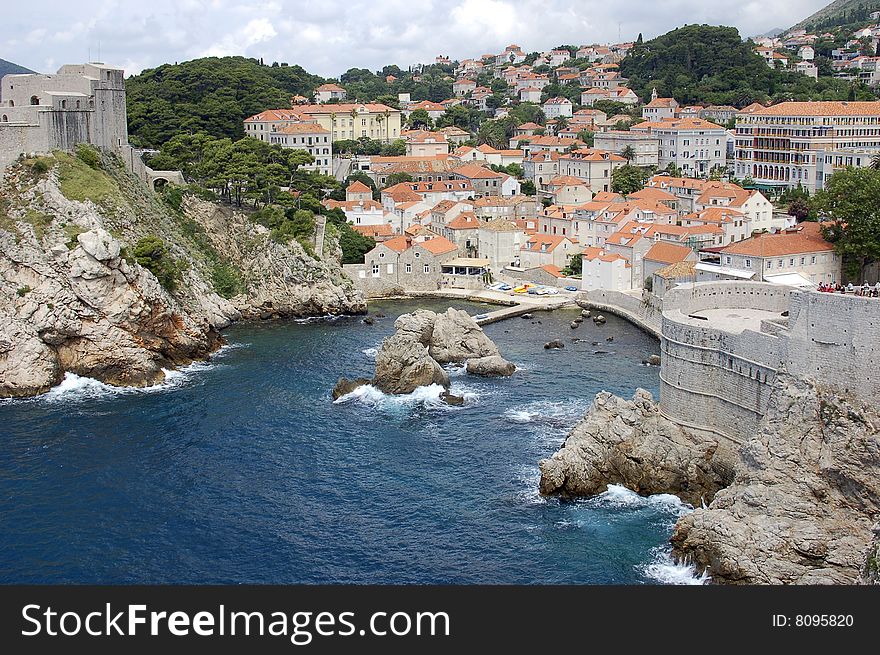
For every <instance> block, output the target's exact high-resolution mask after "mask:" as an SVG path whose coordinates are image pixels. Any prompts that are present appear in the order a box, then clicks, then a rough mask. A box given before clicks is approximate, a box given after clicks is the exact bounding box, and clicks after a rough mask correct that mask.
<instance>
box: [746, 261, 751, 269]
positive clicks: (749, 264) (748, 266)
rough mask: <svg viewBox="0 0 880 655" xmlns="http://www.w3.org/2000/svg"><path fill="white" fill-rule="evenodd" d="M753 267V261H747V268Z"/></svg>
mask: <svg viewBox="0 0 880 655" xmlns="http://www.w3.org/2000/svg"><path fill="white" fill-rule="evenodd" d="M751 267H752V260H751V259H747V260H746V268H751Z"/></svg>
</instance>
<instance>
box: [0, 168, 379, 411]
mask: <svg viewBox="0 0 880 655" xmlns="http://www.w3.org/2000/svg"><path fill="white" fill-rule="evenodd" d="M56 157H57V159H54V160H53V159H50V158H45V159H46V160H49V161H54V164H53V165H52V167H51V168H50V169H49V170H48V171H45V172H35V169H34V168H29V167H28V166H27V165H26V164H24V163H23V164H19V165H17V166H14V167H12V168H10V169H8V170H7V171H6V174H5V176H4V178H3V179H2V182H0V397H9V396H31V395H36V394H39V393H42V392H45V391H47V390H48V389H49V388H50V387H52V386H54V385H55V384H58V383H59V382H60V381H61V379H62V378H63V376H64V373H65V372H72V373H76V374H78V375H83V376H88V377H92V378H96V379H98V380H100V381H102V382H105V383H108V384H113V385H119V386H146V385H152V384H156V383H158V382H161V381H162V380H163V379H164V377H165V373H164V371H163V369H170V368H173V367H176V366H180V365H183V364H187V363H189V362H191V361H193V360H195V359H202V358H205V357H207V356H208V355H209V354H210V353H211V352H212V351H213V350H215V349H216V348H217V347H218V346H219V345H220V343H221V337H220V334H219V331H220V330H222V329H223V328H224V327H226V326H228V325H229V324H230V323H231V322H232V321H236V320H239V319H242V318H269V317H283V316H314V315H325V314H341V313H361V312H364V311H365V310H366V303H365V300H364V298H363V296H362V295H361V294H360V293H358V292H357V291H355V290H354V288H353V286H352V284H351V282H350V281H349V280H348V279H347V278H346V277H345V275H344V273H343V272H342V268H341V266H340V264H339V261H338V258H337V257H336V256H334V255H338V254H339V253H338V244H336V243H328V244H326V246H327V247H325V252H329V253H330V255H329V256H327V257H325V258H324V259H317V258H314V257H311V256H309V255H308V254H306V252H305V251H304V250H303V248H302V247H301V246H300V245H299V244H298V243H296V242H295V241H291V242H290V243H288V244H280V243H276V242H274V241H272V240H271V239H270V236H269V231H268V230H267V229H266V228H264V227H262V226H260V225H257V224H255V223H253V222H252V221H250V220H249V219H248V218H247V217H246V216H244V215H243V214H240V213H237V212H234V211H231V210H229V209H227V208H221V207H219V206H217V205H216V204H214V203H209V202H205V201H201V200H197V199H188V200H187V202H185V204H184V205H183V206H182V207H181V209H180V210H173V209H172V208H170V207H168V206H166V205H165V204H163V203H162V202H161V201H160V200H159V199H158V198H157V197H156V196H155V195H154V194H152V193H151V192H150V191H149V190H147V189H146V187H144V186H143V185H142V184H141V183H140V182H139V181H138V180H137V179H135V178H134V177H132V176H131V175H130V174H129V173H127V172H126V171H125V170H124V169H123V168H122V166H121V164H120V163H119V162H118V161H116V160H114V159H113V158H110V157H105V159H104V162H103V164H102V166H101V167H100V168H97V169H94V170H93V169H91V168H87V167H85V165H84V164H83V163H82V162H79V161H77V160H76V159H75V158H74V157H72V156H70V155H65V154H59V155H57V156H56ZM65 167H66V168H65ZM62 169H63V170H62ZM68 178H70V179H73V180H74V182H75V185H74V183H73V182H71V181H70V179H68ZM147 236H157V237H159V238H160V239H161V240H162V242H163V244H164V246H165V247H167V250H168V256H169V259H170V261H173V262H174V266H175V267H176V269H177V270H178V277H179V279H178V282H177V284H176V285H175V286H174V287H173V288H166V287H163V286H162V285H161V284H160V283H159V280H158V279H157V277H156V276H155V275H154V274H153V273H152V272H150V271H149V270H148V269H147V268H145V267H144V266H141V265H140V264H139V263H138V262H137V260H136V258H135V257H134V256H133V249H134V246H135V244H137V243H138V241H139V240H140V239H142V238H144V237H147ZM218 262H222V263H223V264H224V265H225V266H226V267H227V269H228V270H233V271H235V272H236V275H237V276H238V278H239V279H240V281H241V289H240V292H239V293H238V294H237V295H235V296H233V297H231V298H228V299H227V298H224V297H221V296H220V295H219V294H218V293H217V292H216V290H215V285H214V283H213V280H212V272H213V267H214V266H216V264H217V263H218Z"/></svg>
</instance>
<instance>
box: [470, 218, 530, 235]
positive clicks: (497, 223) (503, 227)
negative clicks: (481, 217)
mask: <svg viewBox="0 0 880 655" xmlns="http://www.w3.org/2000/svg"><path fill="white" fill-rule="evenodd" d="M480 229H485V230H490V231H492V232H512V231H517V230H521V229H522V228H521V227H520V226H519V225H517V224H516V223H515V222H514V221H510V220H508V219H506V218H496V219H494V220H491V221H489V222H488V223H483V224H482V225H481V226H480Z"/></svg>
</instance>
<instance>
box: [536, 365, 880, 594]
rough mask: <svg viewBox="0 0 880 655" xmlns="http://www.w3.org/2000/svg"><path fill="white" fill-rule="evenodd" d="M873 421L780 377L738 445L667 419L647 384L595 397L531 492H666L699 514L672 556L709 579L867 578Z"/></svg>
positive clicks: (878, 464)
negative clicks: (630, 393) (754, 426)
mask: <svg viewBox="0 0 880 655" xmlns="http://www.w3.org/2000/svg"><path fill="white" fill-rule="evenodd" d="M878 426H880V414H878V412H877V410H876V409H875V408H874V407H872V406H871V405H870V404H869V403H865V402H863V401H856V400H853V399H848V398H846V397H845V396H842V395H840V394H839V393H836V392H833V391H830V390H827V389H818V388H817V387H815V386H814V385H813V384H812V383H810V382H807V381H804V380H801V379H799V378H794V377H792V376H790V375H787V374H785V373H779V374H778V375H777V378H776V381H775V384H774V388H773V391H772V393H771V396H770V402H769V405H768V408H767V412H766V414H765V415H764V418H763V420H762V421H761V424H760V427H759V429H758V433H757V434H756V435H755V436H754V437H752V438H751V439H749V440H748V441H747V442H746V443H745V444H744V445H742V446H741V447H738V448H737V446H735V445H734V444H733V443H732V442H730V441H727V440H725V439H723V438H719V439H717V440H716V439H713V438H708V437H703V436H699V435H696V434H693V433H691V432H690V431H688V430H687V429H684V428H682V427H680V426H678V425H676V424H675V423H673V422H671V421H669V420H668V419H666V418H665V417H663V416H661V415H660V414H659V411H658V408H657V406H656V405H655V404H654V403H653V401H652V399H651V396H650V394H648V392H646V391H642V390H639V391H637V392H636V395H635V396H634V397H633V399H632V400H631V401H626V400H622V399H620V398H617V397H615V396H612V395H611V394H608V393H607V392H602V393H600V394H598V395H597V396H596V399H595V401H594V402H593V405H592V407H591V408H590V411H589V413H588V414H587V416H586V417H585V418H584V420H583V421H582V422H581V423H579V424H578V425H577V426H576V427H575V428H574V430H572V432H571V434H569V436H568V438H567V440H566V442H565V445H564V446H563V448H561V449H560V450H559V451H558V452H556V453H555V454H554V455H553V456H552V457H550V458H549V459H546V460H544V461H542V462H541V463H540V465H539V466H540V469H541V482H540V489H541V493H544V494H560V495H563V496H584V495H593V494H596V493H599V492H601V491H604V490H605V489H606V488H607V485H608V484H623V485H625V486H626V487H628V488H630V489H632V490H634V491H636V492H637V493H641V494H656V493H672V494H676V495H677V496H679V497H680V498H681V499H682V500H684V501H686V502H688V503H690V504H692V505H694V506H695V507H697V508H698V509H696V510H694V511H693V512H691V513H689V514H686V515H684V516H683V517H681V518H680V519H679V520H678V522H677V523H676V526H675V529H674V532H673V535H672V539H671V541H672V545H673V555H674V556H675V557H676V558H679V559H686V560H687V561H690V562H693V563H695V564H696V566H697V568H698V570H700V571H706V572H707V573H708V574H709V575H710V576H711V578H712V580H713V581H714V582H721V583H741V584H852V583H855V582H856V581H861V582H871V581H873V580H876V578H877V575H876V570H877V563H876V562H877V559H876V558H877V555H878V545H877V541H878V539H877V535H876V534H875V533H874V532H872V526H873V525H874V524H875V517H876V516H877V515H878V514H880V483H878V480H880V457H878V456H877V452H878V440H880V428H878ZM872 557H873V558H874V559H872ZM872 571H875V573H874V574H872V573H871V572H872Z"/></svg>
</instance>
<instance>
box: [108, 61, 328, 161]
mask: <svg viewBox="0 0 880 655" xmlns="http://www.w3.org/2000/svg"><path fill="white" fill-rule="evenodd" d="M322 82H323V79H322V78H320V77H318V76H317V75H311V74H309V73H307V72H306V71H305V70H303V68H302V67H300V66H288V65H286V64H277V63H276V64H272V65H271V66H267V65H264V64H261V63H260V61H258V60H256V59H248V58H246V57H207V58H204V59H194V60H192V61H186V62H182V63H180V64H163V65H162V66H159V67H158V68H152V69H148V70H145V71H143V72H142V73H140V74H139V75H133V76H131V77H129V78H128V79H127V80H126V82H125V86H126V92H127V98H128V129H129V135H130V137H131V142H132V143H134V144H136V145H139V146H142V147H152V148H158V147H159V146H160V145H162V144H163V143H164V142H165V141H167V140H168V139H170V138H171V137H173V136H174V135H175V134H179V133H181V132H199V131H204V132H207V133H208V134H211V135H212V136H217V137H229V138H231V139H240V138H242V137H243V136H244V128H243V126H242V121H243V120H244V119H245V118H247V117H248V116H252V115H253V114H256V113H259V112H261V111H263V110H265V109H268V108H271V107H289V106H290V98H291V97H292V96H294V95H297V94H298V95H304V96H309V95H311V94H312V92H313V91H314V90H315V88H316V87H317V86H319V85H320V84H321V83H322Z"/></svg>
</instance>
